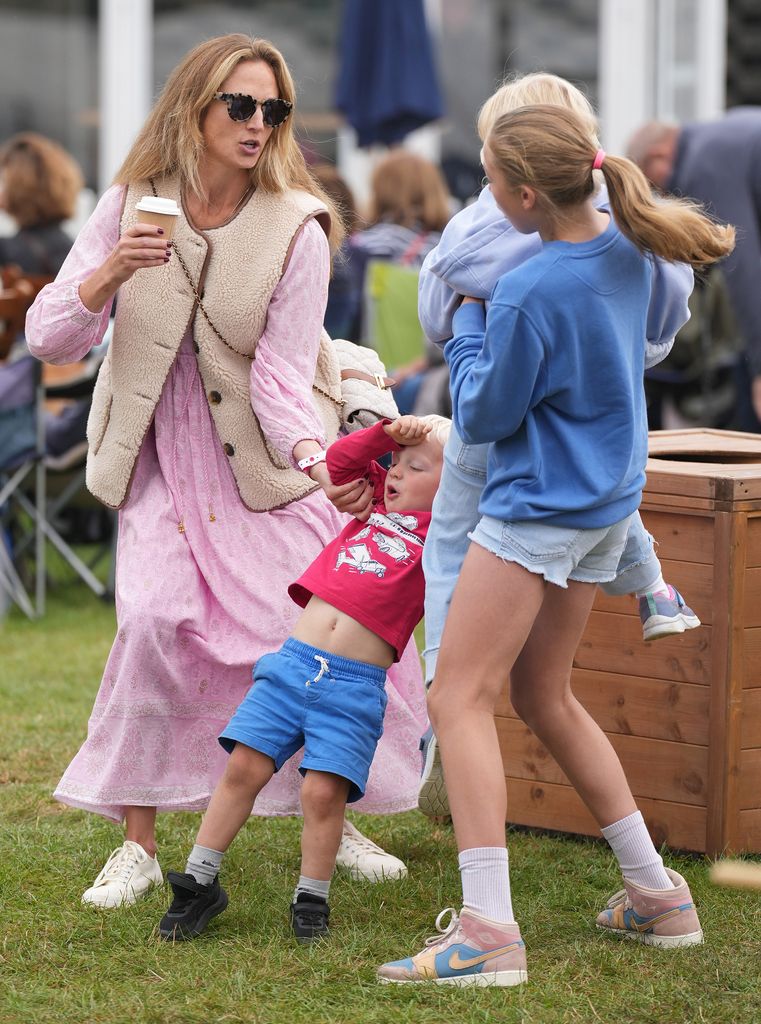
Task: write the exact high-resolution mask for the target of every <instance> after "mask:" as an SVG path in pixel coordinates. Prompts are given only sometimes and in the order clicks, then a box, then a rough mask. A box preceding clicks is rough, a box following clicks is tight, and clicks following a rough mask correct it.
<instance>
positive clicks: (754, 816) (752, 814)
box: [732, 809, 761, 853]
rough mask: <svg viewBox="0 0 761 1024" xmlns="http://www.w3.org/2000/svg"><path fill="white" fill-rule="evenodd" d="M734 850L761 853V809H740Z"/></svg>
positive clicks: (735, 851)
mask: <svg viewBox="0 0 761 1024" xmlns="http://www.w3.org/2000/svg"><path fill="white" fill-rule="evenodd" d="M732 852H734V853H761V810H759V809H755V810H752V811H740V813H739V815H738V823H737V832H736V833H735V842H734V846H733V849H732Z"/></svg>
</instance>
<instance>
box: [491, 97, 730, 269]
mask: <svg viewBox="0 0 761 1024" xmlns="http://www.w3.org/2000/svg"><path fill="white" fill-rule="evenodd" d="M486 145H487V146H488V148H489V150H490V152H491V154H492V155H493V157H494V163H495V164H496V166H497V169H498V170H499V171H500V172H501V173H502V174H503V176H504V178H505V180H506V182H507V183H508V185H509V186H511V187H515V188H518V187H519V186H521V185H527V186H529V187H530V188H532V189H533V190H534V191H535V192H536V195H537V200H538V203H539V205H540V207H541V208H543V209H544V210H545V211H546V212H547V213H548V214H549V216H550V217H551V219H552V220H553V221H555V222H556V223H558V224H562V223H563V221H564V219H565V217H567V209H568V208H569V207H572V206H575V205H578V204H580V203H583V202H584V201H585V200H587V199H589V198H590V196H591V195H592V194H593V191H594V179H593V176H592V175H593V166H599V167H600V169H601V170H602V173H603V176H604V178H605V183H606V185H607V187H608V196H609V199H610V206H611V210H612V212H613V217H614V219H615V221H616V224H617V225H618V227H619V229H620V230H621V232H622V234H624V235H625V236H626V237H627V238H628V239H629V240H630V241H631V242H633V243H634V245H636V246H637V248H638V249H639V250H640V251H641V252H646V253H652V254H653V255H654V256H660V257H661V258H662V259H665V260H669V261H672V262H680V263H690V264H691V265H692V266H693V267H695V268H697V269H700V268H703V267H708V266H710V264H712V263H715V262H716V261H717V260H720V259H723V258H724V257H725V256H727V255H729V253H730V252H732V250H733V248H734V245H735V229H734V228H733V227H731V226H729V225H724V224H717V223H716V222H715V221H713V220H711V219H710V217H708V216H706V214H705V212H704V211H703V209H702V207H700V206H699V205H698V204H697V203H691V202H688V201H686V200H680V199H655V198H653V196H652V194H651V192H650V186H649V184H648V182H647V179H646V178H645V176H644V174H643V173H642V171H640V169H639V168H638V167H637V166H636V165H635V164H633V163H632V162H631V160H627V159H626V158H625V157H620V156H605V158H604V160H603V162H602V164H599V160H598V159H597V156H598V154H597V152H596V150H595V148H594V145H593V143H592V142H591V141H590V137H589V127H588V124H586V123H585V121H584V119H582V118H580V117H579V116H578V114H576V113H575V112H573V111H571V110H567V109H563V108H561V107H557V106H548V105H546V104H537V105H535V106H530V107H520V108H519V109H518V110H514V111H512V113H509V114H504V115H503V116H502V117H500V118H499V119H498V120H497V121H496V122H495V124H494V125H493V127H492V129H491V131H490V132H489V134H488V136H487V139H486Z"/></svg>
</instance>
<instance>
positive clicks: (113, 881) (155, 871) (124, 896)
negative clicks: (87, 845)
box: [82, 839, 164, 910]
mask: <svg viewBox="0 0 761 1024" xmlns="http://www.w3.org/2000/svg"><path fill="white" fill-rule="evenodd" d="M163 882H164V878H163V876H162V874H161V868H160V867H159V862H158V860H157V859H156V858H155V857H149V856H148V854H147V853H146V852H145V850H144V849H143V848H142V846H141V845H140V843H135V842H133V840H131V839H126V840H125V841H124V844H123V845H122V846H120V847H118V848H117V849H116V850H114V852H113V853H112V854H111V856H110V857H109V858H108V860H107V861H106V863H105V864H104V865H103V869H102V870H101V872H100V874H99V875H98V877H97V878H96V879H95V881H94V882H93V884H92V885H91V886H90V888H89V889H86V890H85V892H84V893H83V894H82V902H83V903H89V904H90V905H91V906H94V907H102V908H104V909H106V910H112V909H113V908H114V907H123V906H128V905H129V904H131V903H135V902H136V900H139V899H140V897H141V896H145V894H146V893H147V892H148V891H149V889H152V888H153V887H154V885H162V884H163Z"/></svg>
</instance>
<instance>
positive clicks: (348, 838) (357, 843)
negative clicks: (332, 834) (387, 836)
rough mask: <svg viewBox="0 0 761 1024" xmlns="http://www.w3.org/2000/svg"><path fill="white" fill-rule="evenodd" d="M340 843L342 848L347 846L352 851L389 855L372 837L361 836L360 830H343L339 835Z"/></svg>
mask: <svg viewBox="0 0 761 1024" xmlns="http://www.w3.org/2000/svg"><path fill="white" fill-rule="evenodd" d="M341 845H342V846H343V847H344V848H347V847H348V848H349V849H350V850H351V851H352V853H355V852H356V853H380V854H382V855H383V856H384V857H388V856H390V854H388V853H386V851H385V850H383V849H381V847H380V846H378V844H377V843H374V842H373V841H372V839H368V838H367V836H363V835H362V833H361V832H344V833H343V834H342V836H341Z"/></svg>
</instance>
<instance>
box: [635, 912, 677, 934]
mask: <svg viewBox="0 0 761 1024" xmlns="http://www.w3.org/2000/svg"><path fill="white" fill-rule="evenodd" d="M683 909H687V910H689V907H674V909H673V910H667V911H666V912H665V913H663V914H658V915H657V916H656V917H640V916H639V915H638V914H637V913H635V912H634V911H632V912H631V918H630V920H631V923H632V924H633V925H634V927H635V928H636V930H637V931H638V932H645V931H647V930H648V928H654V927H655V925H657V924H660V923H661V921H668V919H669V918H670V917H674V915H675V914H679V913H680V912H681V911H682V910H683Z"/></svg>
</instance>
